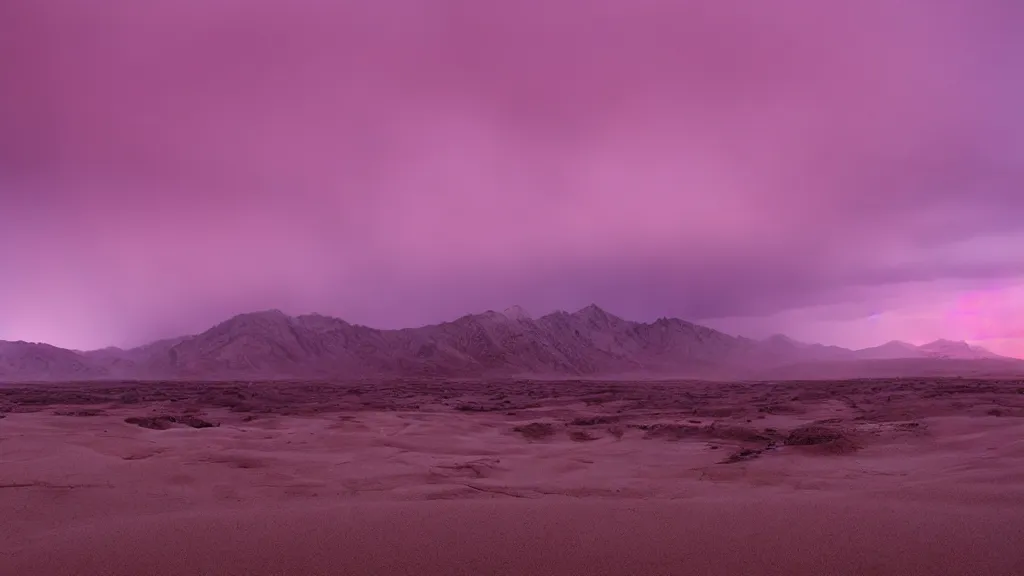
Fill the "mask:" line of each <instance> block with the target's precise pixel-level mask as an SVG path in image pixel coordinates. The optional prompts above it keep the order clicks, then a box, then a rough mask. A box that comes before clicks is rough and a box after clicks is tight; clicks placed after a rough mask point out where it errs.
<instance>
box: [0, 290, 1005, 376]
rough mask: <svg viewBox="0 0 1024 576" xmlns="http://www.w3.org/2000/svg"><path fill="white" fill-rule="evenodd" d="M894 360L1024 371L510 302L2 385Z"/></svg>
mask: <svg viewBox="0 0 1024 576" xmlns="http://www.w3.org/2000/svg"><path fill="white" fill-rule="evenodd" d="M886 360H920V361H923V362H933V363H934V362H936V361H939V360H957V361H975V360H976V361H983V360H988V361H999V362H1005V363H1007V366H1010V367H1012V368H1014V369H1016V368H1017V363H1018V362H1019V363H1020V365H1021V366H1024V361H1020V360H1016V359H1011V358H1006V357H1002V356H998V355H996V354H994V353H992V352H990V351H988V350H985V349H984V348H980V347H976V346H971V345H969V344H967V343H966V342H953V341H949V340H937V341H935V342H931V343H928V344H926V345H923V346H914V345H912V344H907V343H905V342H895V341H894V342H889V343H886V344H883V345H881V346H876V347H873V348H866V349H862V350H851V349H847V348H841V347H838V346H826V345H823V344H811V343H804V342H798V341H796V340H793V339H792V338H789V337H788V336H784V335H781V334H777V335H773V336H771V337H769V338H766V339H764V340H754V339H750V338H745V337H742V336H731V335H728V334H725V333H724V332H720V331H718V330H714V329H712V328H709V327H706V326H702V325H699V324H694V323H691V322H687V321H685V320H681V319H678V318H666V317H663V318H658V319H657V320H654V321H653V322H649V323H645V322H635V321H630V320H625V319H623V318H621V317H619V316H616V315H614V314H612V313H610V312H608V311H606V310H604V309H602V308H601V307H599V306H597V305H596V304H590V305H588V306H585V307H583V308H581V309H579V310H577V311H576V312H571V313H570V312H565V311H555V312H552V313H550V314H547V315H544V316H540V317H538V318H533V317H531V316H530V315H529V314H528V313H527V312H526V311H525V310H524V309H523V308H521V307H519V306H512V307H509V308H507V309H506V310H505V311H503V312H496V311H493V310H487V311H485V312H482V313H478V314H466V315H464V316H461V317H459V318H456V319H454V320H450V321H447V322H441V323H439V324H432V325H427V326H421V327H417V328H402V329H390V330H385V329H376V328H370V327H367V326H361V325H358V324H351V323H349V322H347V321H345V320H342V319H339V318H333V317H331V316H324V315H320V314H304V315H300V316H289V315H287V314H285V313H284V312H282V311H280V310H274V309H271V310H263V311H255V312H248V313H244V314H238V315H236V316H233V317H231V318H228V319H227V320H224V321H222V322H220V323H218V324H216V325H214V326H212V327H210V328H209V329H207V330H205V331H203V332H201V333H199V334H194V335H190V336H181V337H177V338H169V339H165V340H159V341H156V342H152V343H149V344H146V345H143V346H138V347H135V348H130V349H121V348H113V347H108V348H103V349H100V350H93V351H84V352H79V351H73V350H66V349H62V348H58V347H55V346H51V345H49V344H41V343H38V344H36V343H27V342H4V341H0V380H10V381H23V380H77V379H85V380H88V379H108V378H111V379H129V378H130V379H182V378H188V379H214V380H216V379H227V378H261V379H273V378H345V377H355V378H362V377H370V376H438V377H485V376H547V375H551V376H557V375H562V376H576V377H581V376H587V377H594V376H612V375H649V376H665V377H670V376H671V377H695V378H716V379H717V378H721V379H736V378H757V377H758V375H760V374H772V373H779V371H780V370H781V371H784V370H786V369H787V368H786V367H787V366H788V367H796V366H804V367H808V366H812V367H813V366H819V367H820V366H823V365H825V366H826V367H834V366H835V365H836V364H835V363H837V362H845V363H847V369H846V371H847V372H849V371H851V368H850V366H853V367H854V369H853V370H852V371H853V372H856V369H855V367H856V365H857V363H858V362H878V361H883V364H884V361H886ZM830 363H831V364H830ZM851 363H852V364H851ZM893 365H895V364H893ZM821 369H822V370H825V368H821ZM829 369H831V368H829ZM875 369H876V370H877V367H876V368H875ZM804 370H813V368H805V369H804ZM826 371H827V370H826ZM1022 372H1024V370H1022Z"/></svg>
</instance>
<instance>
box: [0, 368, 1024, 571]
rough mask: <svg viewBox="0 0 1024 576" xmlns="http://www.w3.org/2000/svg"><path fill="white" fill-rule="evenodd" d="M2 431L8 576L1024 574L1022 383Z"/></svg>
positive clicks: (444, 393)
mask: <svg viewBox="0 0 1024 576" xmlns="http://www.w3.org/2000/svg"><path fill="white" fill-rule="evenodd" d="M0 412H3V414H4V418H3V419H0V433H2V435H0V459H2V463H3V466H2V467H0V513H2V514H3V516H4V518H5V522H3V523H2V524H0V553H2V554H0V566H2V567H3V569H2V570H0V573H4V574H7V573H10V574H35V575H39V576H47V575H51V574H54V575H56V574H68V575H71V574H76V575H81V574H103V575H119V574H124V575H129V574H153V575H162V574H167V575H171V574H174V575H178V574H225V575H227V574H239V575H241V574H253V575H262V574H267V575H270V574H683V575H685V574H780V575H781V574H787V575H789V574H792V575H802V574H807V575H810V574H815V575H818V574H851V575H853V574H858V575H869V574H900V575H914V574H922V575H923V574H929V575H940V574H1006V575H1010V574H1021V573H1024V551H1022V550H1021V549H1020V546H1019V543H1020V542H1022V541H1024V465H1022V464H1021V462H1024V440H1022V438H1024V384H1022V383H1019V382H1016V381H986V380H967V379H951V380H940V381H928V380H912V381H910V380H903V381H858V382H840V383H828V384H825V383H813V382H807V383H750V384H721V383H718V384H712V383H701V382H663V383H641V384H629V383H608V382H580V381H571V382H526V381H491V382H445V381H422V382H420V381H396V382H390V383H373V384H370V383H352V384H330V383H277V384H254V385H248V384H227V383H221V384H198V383H197V384H182V383H170V384H159V383H147V384H139V383H123V384H68V385H53V386H38V387H22V388H11V387H7V388H0ZM126 420H129V421H130V422H128V421H126Z"/></svg>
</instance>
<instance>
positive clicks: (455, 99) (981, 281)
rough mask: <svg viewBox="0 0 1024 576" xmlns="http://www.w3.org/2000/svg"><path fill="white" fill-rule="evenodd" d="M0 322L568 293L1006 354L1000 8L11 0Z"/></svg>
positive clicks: (849, 340) (76, 334) (1019, 47)
mask: <svg viewBox="0 0 1024 576" xmlns="http://www.w3.org/2000/svg"><path fill="white" fill-rule="evenodd" d="M0 38H3V41H4V43H5V46H7V47H8V49H5V50H4V51H3V56H2V58H0V82H2V83H3V84H2V86H0V339H26V340H38V341H46V342H50V343H53V344H56V345H60V346H67V347H76V348H93V347H100V346H105V345H110V344H116V345H131V344H138V343H142V342H144V341H147V340H150V339H154V338H158V337H164V336H170V335H176V334H179V333H185V332H196V331H200V330H202V329H205V328H206V327H208V326H209V325H211V324H213V323H215V322H217V321H220V320H222V319H224V318H226V317H227V316H230V315H232V314H236V313H240V312H245V311H251V310H255V309H266V308H280V309H282V310H285V311H287V312H291V313H305V312H310V311H317V312H321V313H325V314H331V315H335V316H339V317H342V318H345V319H348V320H350V321H354V322H359V323H365V324H369V325H372V326H378V327H398V326H408V325H418V324H424V323H431V322H436V321H439V320H444V319H450V318H453V317H455V316H458V315H461V314H463V313H467V312H474V311H482V310H484V309H488V308H497V309H501V308H505V307H507V306H509V305H511V304H514V303H518V304H521V305H523V306H524V307H526V308H527V309H528V310H530V311H532V312H534V313H536V314H542V313H546V312H549V311H551V310H554V309H557V308H566V309H573V308H576V307H580V306H582V305H585V304H588V303H590V302H597V303H599V304H600V305H602V306H604V307H606V308H607V309H609V310H610V311H612V312H615V313H618V314H620V315H622V316H625V317H628V318H632V319H637V320H651V319H654V318H657V317H659V316H678V317H682V318H686V319H689V320H694V321H698V322H704V323H707V324H709V325H711V326H716V327H721V328H723V329H726V330H728V331H730V332H732V333H740V334H747V335H753V336H760V335H768V334H771V333H774V332H784V333H787V334H790V335H791V336H793V337H797V338H800V339H804V340H810V341H821V342H826V343H835V344H840V345H846V346H868V345H874V344H880V343H882V342H885V341H887V340H892V339H905V340H909V341H913V342H918V343H922V342H925V341H928V340H932V339H936V338H940V337H942V338H950V339H967V340H970V341H972V342H977V343H980V344H983V345H986V346H989V347H990V348H992V349H993V350H996V351H999V352H1002V353H1008V354H1014V355H1018V356H1024V192H1022V184H1024V160H1022V159H1024V114H1022V113H1021V111H1020V104H1019V103H1020V102H1024V81H1022V78H1024V75H1022V74H1021V73H1020V66H1019V64H1020V62H1021V61H1024V4H1022V3H1020V2H1018V1H1015V0H901V1H899V2H894V1H892V0H860V1H858V2H822V1H821V0H777V1H773V2H764V1H755V0H750V1H742V0H735V1H729V0H725V1H723V0H707V1H689V2H686V1H682V0H680V1H676V2H673V1H670V0H630V1H628V2H625V1H620V0H517V1H515V2H483V1H480V0H391V1H386V2H385V1H381V0H348V1H336V2H331V1H327V0H151V1H147V2H139V1H138V0H91V1H88V2H82V1H77V0H48V1H45V2H40V1H38V0H8V1H7V2H3V3H2V5H0Z"/></svg>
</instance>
